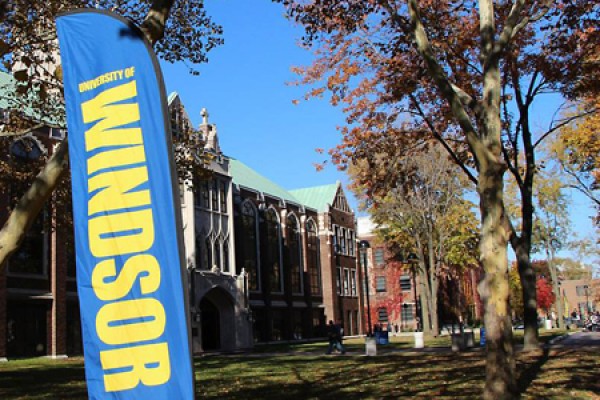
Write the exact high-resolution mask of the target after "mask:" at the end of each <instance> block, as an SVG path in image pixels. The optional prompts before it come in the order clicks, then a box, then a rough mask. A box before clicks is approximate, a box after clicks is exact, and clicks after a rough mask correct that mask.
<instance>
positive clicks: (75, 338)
mask: <svg viewBox="0 0 600 400" xmlns="http://www.w3.org/2000/svg"><path fill="white" fill-rule="evenodd" d="M0 78H2V76H0ZM169 107H170V111H171V117H172V125H173V134H174V135H179V134H183V133H184V132H188V131H193V130H190V129H188V128H189V127H190V126H191V123H190V121H189V116H188V115H187V114H186V112H185V109H184V107H183V105H182V104H181V100H180V99H179V96H178V95H177V94H173V95H171V96H170V97H169ZM195 134H197V135H199V136H198V143H202V144H203V145H204V143H205V150H206V151H208V152H210V153H212V156H213V158H212V161H211V163H210V165H209V168H208V169H209V172H210V173H208V174H198V175H197V176H196V175H194V176H193V177H191V178H190V179H186V180H185V181H184V182H182V183H181V185H180V189H181V204H182V222H183V228H184V232H183V237H184V241H185V253H186V263H187V265H186V267H187V272H188V274H187V282H186V291H187V293H188V299H189V305H190V313H191V315H190V318H191V321H192V343H193V349H194V352H203V351H210V350H237V349H244V348H248V347H251V346H252V345H253V344H254V343H255V342H268V341H277V340H303V339H307V338H315V337H324V336H325V334H326V332H325V325H326V319H334V320H340V321H343V322H344V326H345V332H346V334H351V333H358V332H359V331H360V330H359V329H358V326H359V324H360V315H359V314H360V312H359V311H360V305H359V295H360V287H359V284H358V281H359V280H360V273H359V271H358V270H357V268H356V234H355V227H354V225H355V224H354V214H353V213H352V211H351V210H350V209H349V207H348V205H347V202H346V201H345V196H344V194H343V190H342V189H341V186H340V185H339V184H336V185H334V186H335V190H334V191H331V192H328V196H327V201H326V203H325V204H327V207H325V208H324V209H323V210H321V209H319V208H317V207H315V206H313V205H311V202H310V201H306V199H305V198H303V197H302V196H296V195H294V194H292V192H291V191H290V192H288V191H286V190H285V189H283V188H281V187H280V186H279V185H277V184H275V183H273V182H271V181H269V180H268V179H267V178H265V177H263V176H262V175H260V174H259V173H257V172H256V171H254V170H252V169H251V168H249V167H248V166H246V165H244V164H243V163H241V162H240V161H239V160H236V159H234V158H231V157H228V156H227V155H225V154H223V152H222V151H221V149H220V147H219V140H218V134H217V128H216V125H214V124H211V123H209V121H208V114H206V113H204V114H203V122H202V124H201V125H200V127H199V129H198V130H197V131H196V132H195ZM63 137H64V134H62V133H61V132H56V131H54V130H49V129H46V130H44V129H41V130H40V132H35V133H32V134H31V135H29V136H28V138H20V139H19V140H26V141H27V142H23V143H15V144H13V145H12V146H13V148H14V154H15V155H16V156H17V157H22V158H23V157H25V158H27V157H30V158H32V157H33V158H35V157H38V156H39V155H38V153H39V154H44V153H46V154H51V152H52V150H53V146H54V145H55V144H56V143H57V141H59V140H62V139H63ZM38 145H39V146H38ZM34 156H35V157H34ZM9 197H10V196H9V191H5V190H3V191H1V192H0V203H1V205H2V207H0V223H3V222H4V221H5V220H6V218H7V217H8V213H7V210H8V209H9V207H6V206H7V205H10V204H11V201H10V198H9ZM63 206H64V205H60V207H63ZM58 207H59V205H58V204H54V203H52V204H50V206H49V207H48V208H47V210H46V211H45V212H44V213H43V214H42V216H41V217H40V218H41V220H40V221H38V222H36V224H34V226H33V227H32V229H31V230H30V232H29V233H28V234H27V237H26V239H25V241H24V243H23V245H22V246H21V248H20V249H19V251H18V252H17V253H16V254H15V255H13V256H12V257H11V259H10V260H9V261H8V266H7V268H4V269H2V271H1V272H0V359H3V358H7V357H9V358H12V357H23V356H38V355H50V356H53V357H63V356H69V355H77V354H81V353H82V344H81V342H82V341H81V329H80V317H79V302H78V298H77V287H76V281H75V278H76V269H75V251H74V243H73V234H72V226H70V225H68V226H67V225H64V226H61V225H60V224H58V225H56V226H55V228H56V229H47V228H46V227H47V226H48V225H49V224H47V222H53V221H57V220H61V221H62V220H69V218H62V216H64V215H67V214H69V213H70V206H66V208H64V209H62V208H61V209H59V208H58ZM59 216H61V218H59ZM334 232H335V233H334ZM334 241H335V244H336V245H334ZM338 271H339V273H338ZM336 279H337V280H336Z"/></svg>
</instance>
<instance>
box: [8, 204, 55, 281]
mask: <svg viewBox="0 0 600 400" xmlns="http://www.w3.org/2000/svg"><path fill="white" fill-rule="evenodd" d="M44 220H45V211H44V210H42V212H40V213H39V215H38V216H37V218H36V219H35V220H34V222H33V225H32V226H31V228H29V230H28V231H27V232H26V233H25V237H24V239H23V242H22V243H21V245H20V246H19V249H18V250H17V251H16V253H14V254H13V255H12V256H11V257H10V260H9V265H8V271H9V272H10V273H12V274H27V275H44V274H45V268H44V263H45V261H46V260H47V257H46V256H45V253H46V246H45V244H44V242H45V238H46V234H45V229H44Z"/></svg>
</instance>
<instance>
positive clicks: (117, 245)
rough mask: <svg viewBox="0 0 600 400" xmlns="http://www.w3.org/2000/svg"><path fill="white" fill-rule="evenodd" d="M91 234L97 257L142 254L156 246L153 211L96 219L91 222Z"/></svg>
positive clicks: (91, 249)
mask: <svg viewBox="0 0 600 400" xmlns="http://www.w3.org/2000/svg"><path fill="white" fill-rule="evenodd" d="M88 232H89V241H90V252H91V253H92V255H93V256H94V257H114V256H116V255H121V254H131V253H142V252H144V251H146V250H148V249H149V248H150V247H152V244H153V243H154V222H153V220H152V209H147V210H139V211H128V212H123V213H119V214H112V215H101V216H98V217H95V218H92V219H90V220H89V222H88ZM112 234H114V236H113V235H112Z"/></svg>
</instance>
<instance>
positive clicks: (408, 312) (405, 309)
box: [400, 303, 414, 326]
mask: <svg viewBox="0 0 600 400" xmlns="http://www.w3.org/2000/svg"><path fill="white" fill-rule="evenodd" d="M413 307H414V305H413V304H406V303H404V304H402V311H401V314H400V318H401V319H402V325H403V326H404V325H405V324H406V323H408V322H412V320H413Z"/></svg>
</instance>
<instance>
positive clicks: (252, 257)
mask: <svg viewBox="0 0 600 400" xmlns="http://www.w3.org/2000/svg"><path fill="white" fill-rule="evenodd" d="M256 232H257V231H256V209H255V208H254V206H253V205H252V203H250V202H249V201H246V202H244V203H243V204H242V218H241V232H240V236H239V237H238V243H240V247H241V253H242V254H241V256H242V257H241V258H242V259H241V262H242V268H244V270H245V271H246V273H247V274H248V289H249V290H259V281H258V267H257V265H258V260H257V255H258V250H257V249H258V241H257V236H256ZM238 272H241V271H238Z"/></svg>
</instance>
